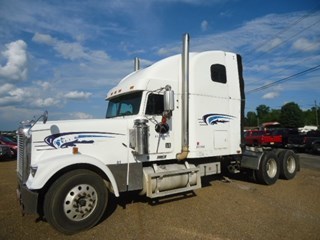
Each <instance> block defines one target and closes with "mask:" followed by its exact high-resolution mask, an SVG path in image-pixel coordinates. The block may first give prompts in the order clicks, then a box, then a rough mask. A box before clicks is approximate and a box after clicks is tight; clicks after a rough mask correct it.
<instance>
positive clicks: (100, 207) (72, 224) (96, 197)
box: [44, 169, 108, 234]
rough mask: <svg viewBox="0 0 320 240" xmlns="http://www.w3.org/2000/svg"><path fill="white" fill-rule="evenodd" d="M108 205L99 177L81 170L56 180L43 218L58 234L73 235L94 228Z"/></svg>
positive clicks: (49, 194) (50, 191)
mask: <svg viewBox="0 0 320 240" xmlns="http://www.w3.org/2000/svg"><path fill="white" fill-rule="evenodd" d="M107 202H108V190H107V188H106V185H105V184H104V181H103V179H102V178H101V177H100V176H99V175H97V174H96V173H94V172H92V171H89V170H84V169H79V170H74V171H71V172H68V173H66V174H64V175H62V176H61V177H60V178H59V179H58V180H56V181H55V182H54V183H53V184H52V185H51V187H50V188H49V190H48V192H47V194H46V195H45V199H44V216H45V218H46V219H47V221H48V222H49V223H50V224H51V225H52V226H53V227H54V228H55V229H57V230H58V231H60V232H63V233H65V234H73V233H76V232H79V231H82V230H85V229H89V228H91V227H93V226H94V225H95V224H97V222H98V221H99V220H100V219H101V217H102V215H103V214H104V212H105V209H106V206H107Z"/></svg>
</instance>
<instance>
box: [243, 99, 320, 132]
mask: <svg viewBox="0 0 320 240" xmlns="http://www.w3.org/2000/svg"><path fill="white" fill-rule="evenodd" d="M319 117H320V110H319V108H318V107H317V106H314V107H312V108H310V109H308V110H305V111H304V110H302V109H301V108H300V106H299V105H298V104H296V103H295V102H289V103H287V104H285V105H283V106H282V107H281V109H270V107H268V106H267V105H264V104H262V105H259V106H258V107H257V108H256V111H255V112H254V111H250V112H247V114H246V118H245V126H246V127H255V126H260V125H261V124H262V123H264V122H279V123H280V124H281V126H283V127H286V128H299V127H304V126H306V125H313V126H318V125H319Z"/></svg>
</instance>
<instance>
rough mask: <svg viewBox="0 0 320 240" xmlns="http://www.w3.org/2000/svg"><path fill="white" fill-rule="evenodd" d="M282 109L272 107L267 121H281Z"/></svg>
mask: <svg viewBox="0 0 320 240" xmlns="http://www.w3.org/2000/svg"><path fill="white" fill-rule="evenodd" d="M280 114H281V111H280V109H271V111H270V112H269V114H268V115H267V116H266V119H265V120H266V122H279V121H280Z"/></svg>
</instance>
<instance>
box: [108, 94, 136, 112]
mask: <svg viewBox="0 0 320 240" xmlns="http://www.w3.org/2000/svg"><path fill="white" fill-rule="evenodd" d="M141 97H142V92H134V93H131V94H126V95H123V96H119V97H116V98H113V99H110V100H109V104H108V109H107V114H106V118H112V117H118V116H128V115H135V114H138V113H139V108H140V103H141Z"/></svg>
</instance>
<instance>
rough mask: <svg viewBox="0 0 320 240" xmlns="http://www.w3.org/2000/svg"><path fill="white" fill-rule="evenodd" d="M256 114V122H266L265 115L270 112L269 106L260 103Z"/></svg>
mask: <svg viewBox="0 0 320 240" xmlns="http://www.w3.org/2000/svg"><path fill="white" fill-rule="evenodd" d="M256 110H257V115H258V124H261V123H263V122H267V117H268V115H269V113H270V107H268V106H267V105H264V104H261V105H259V106H258V107H257V108H256Z"/></svg>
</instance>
